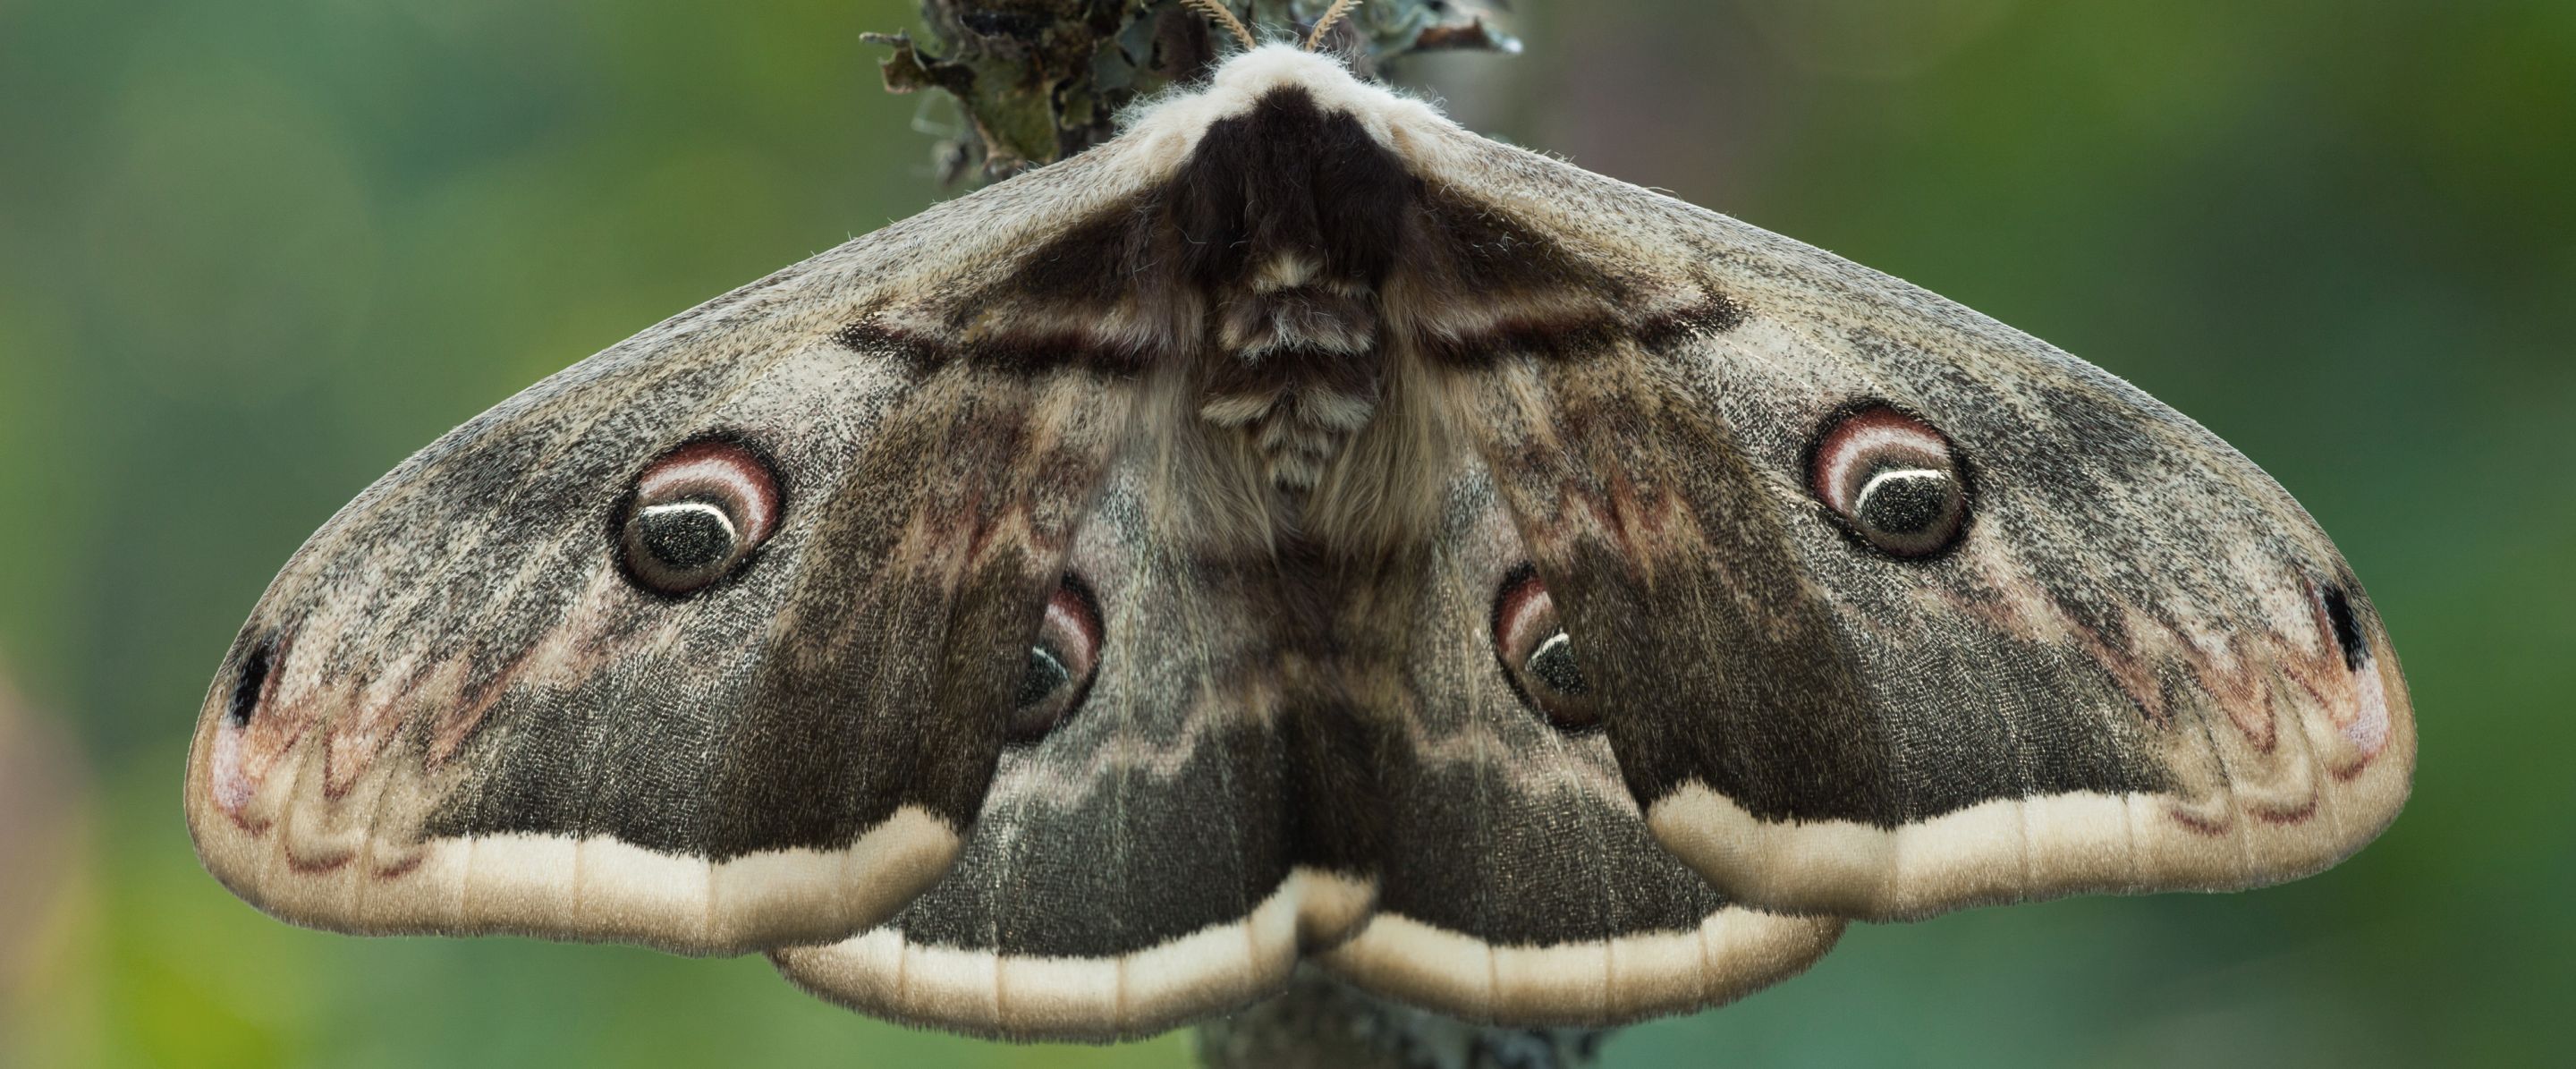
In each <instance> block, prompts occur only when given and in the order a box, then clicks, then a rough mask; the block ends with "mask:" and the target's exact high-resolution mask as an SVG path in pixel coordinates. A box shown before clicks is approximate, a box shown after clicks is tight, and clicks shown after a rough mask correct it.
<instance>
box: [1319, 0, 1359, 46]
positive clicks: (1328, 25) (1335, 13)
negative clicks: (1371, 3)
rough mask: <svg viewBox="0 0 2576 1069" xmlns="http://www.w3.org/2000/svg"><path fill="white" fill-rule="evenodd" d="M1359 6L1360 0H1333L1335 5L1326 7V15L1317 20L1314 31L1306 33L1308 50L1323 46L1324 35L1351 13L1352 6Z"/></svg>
mask: <svg viewBox="0 0 2576 1069" xmlns="http://www.w3.org/2000/svg"><path fill="white" fill-rule="evenodd" d="M1358 6H1360V0H1333V6H1331V7H1328V8H1325V9H1324V17H1323V18H1320V19H1316V20H1315V29H1314V32H1312V33H1309V34H1307V35H1306V51H1309V52H1312V51H1314V50H1315V49H1316V48H1317V47H1319V46H1321V45H1322V44H1323V43H1324V35H1325V34H1327V33H1331V32H1333V26H1334V25H1335V24H1337V23H1339V22H1341V21H1342V18H1343V16H1346V15H1349V14H1350V13H1351V9H1352V8H1355V7H1358Z"/></svg>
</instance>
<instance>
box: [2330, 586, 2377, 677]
mask: <svg viewBox="0 0 2576 1069" xmlns="http://www.w3.org/2000/svg"><path fill="white" fill-rule="evenodd" d="M2320 600H2323V601H2324V602H2325V606H2326V623H2327V624H2328V625H2330V626H2332V627H2333V628H2334V637H2335V645H2336V646H2339V647H2341V648H2342V649H2343V666H2344V667H2345V668H2349V669H2351V670H2353V671H2356V672H2358V671H2360V670H2361V665H2362V662H2364V661H2367V660H2369V659H2370V639H2369V637H2368V636H2366V635H2363V634H2362V633H2361V621H2360V620H2359V619H2356V618H2355V617H2354V616H2353V614H2352V595H2350V594H2348V593H2346V592H2345V591H2344V588H2343V587H2342V586H2340V585H2331V586H2327V587H2326V588H2325V589H2324V590H2323V591H2322V592H2321V593H2320Z"/></svg>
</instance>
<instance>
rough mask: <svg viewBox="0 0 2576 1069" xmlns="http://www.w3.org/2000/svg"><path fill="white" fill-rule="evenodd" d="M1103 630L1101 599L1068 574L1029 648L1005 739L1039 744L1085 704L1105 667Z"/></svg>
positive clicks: (1012, 701) (1048, 600)
mask: <svg viewBox="0 0 2576 1069" xmlns="http://www.w3.org/2000/svg"><path fill="white" fill-rule="evenodd" d="M1100 632H1101V625H1100V605H1099V603H1098V602H1096V601H1094V600H1092V597H1091V590H1090V588H1088V587H1085V586H1084V585H1083V584H1082V580H1081V579H1080V578H1078V577H1075V576H1073V575H1069V574H1068V575H1066V576H1065V577H1064V582H1063V583H1061V584H1059V585H1058V586H1057V587H1056V590H1055V595H1054V596H1052V597H1050V598H1048V599H1047V605H1046V616H1045V618H1044V619H1042V620H1041V621H1039V623H1038V637H1037V641H1036V642H1035V643H1032V644H1031V645H1030V646H1029V660H1028V666H1027V667H1026V668H1025V669H1023V670H1022V671H1021V673H1020V685H1019V687H1018V688H1017V689H1016V691H1015V692H1014V693H1013V695H1012V696H1011V712H1010V717H1009V721H1008V723H1007V724H1005V725H1004V738H1006V739H1007V740H1009V741H1010V742H1012V743H1014V744H1020V743H1030V742H1036V741H1037V740H1038V739H1041V738H1044V737H1045V736H1046V733H1047V732H1049V731H1053V730H1055V726H1056V725H1057V724H1060V723H1063V722H1064V719H1065V718H1066V717H1068V716H1072V715H1073V711H1074V710H1075V709H1078V708H1081V707H1082V699H1083V698H1084V697H1086V696H1088V695H1089V694H1090V693H1091V679H1092V677H1093V676H1094V675H1096V674H1098V672H1099V670H1100Z"/></svg>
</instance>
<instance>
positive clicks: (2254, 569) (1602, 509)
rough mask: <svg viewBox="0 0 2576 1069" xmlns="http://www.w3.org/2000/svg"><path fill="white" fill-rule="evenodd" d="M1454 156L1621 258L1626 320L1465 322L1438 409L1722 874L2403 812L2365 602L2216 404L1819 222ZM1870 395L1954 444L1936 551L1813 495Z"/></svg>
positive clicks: (1509, 208) (1776, 873)
mask: <svg viewBox="0 0 2576 1069" xmlns="http://www.w3.org/2000/svg"><path fill="white" fill-rule="evenodd" d="M1456 151H1457V152H1458V153H1459V156H1460V159H1459V160H1457V161H1455V162H1456V165H1457V166H1458V167H1460V168H1462V169H1463V170H1464V172H1465V173H1468V174H1471V175H1473V176H1474V179H1475V180H1474V181H1473V182H1472V183H1468V184H1466V185H1465V186H1464V187H1463V190H1462V193H1461V194H1460V195H1461V196H1462V197H1467V198H1470V199H1473V200H1474V201H1475V202H1476V203H1479V204H1481V205H1483V206H1484V207H1485V209H1486V210H1487V211H1488V212H1490V213H1491V214H1493V215H1494V216H1495V217H1497V218H1502V219H1508V220H1512V221H1514V222H1515V223H1516V225H1518V226H1519V227H1521V228H1523V229H1525V230H1527V231H1529V232H1533V233H1539V234H1543V235H1546V236H1547V237H1548V238H1549V239H1550V240H1552V241H1555V242H1558V243H1561V244H1562V245H1563V246H1564V247H1565V248H1566V249H1567V250H1569V251H1568V253H1567V255H1568V257H1569V258H1570V259H1572V260H1574V261H1577V262H1583V263H1589V264H1593V265H1596V271H1597V273H1598V274H1599V275H1601V276H1602V277H1607V278H1615V279H1618V280H1620V282H1621V288H1622V295H1621V300H1620V303H1619V309H1620V310H1619V312H1618V313H1617V315H1616V316H1613V317H1600V318H1595V319H1591V320H1588V321H1579V322H1553V321H1551V320H1549V319H1548V318H1547V316H1546V314H1545V313H1544V311H1543V310H1540V311H1534V312H1533V313H1532V314H1531V319H1532V323H1531V324H1530V325H1525V326H1523V327H1522V328H1521V329H1518V330H1515V331H1513V332H1510V333H1498V334H1495V335H1492V336H1489V337H1487V338H1485V339H1483V340H1482V343H1481V344H1479V345H1476V346H1473V347H1468V348H1457V347H1453V348H1452V349H1451V350H1450V351H1448V352H1447V353H1446V356H1445V360H1446V363H1445V366H1446V367H1447V368H1448V369H1449V371H1448V374H1449V376H1450V379H1449V381H1450V396H1451V397H1452V411H1453V412H1454V413H1455V414H1456V418H1457V419H1458V421H1459V422H1460V423H1461V425H1463V426H1466V427H1468V428H1470V432H1471V434H1472V435H1473V437H1474V438H1475V439H1476V441H1477V443H1478V448H1479V449H1480V451H1481V452H1482V453H1483V455H1484V456H1485V457H1486V459H1487V460H1488V462H1489V463H1490V464H1491V465H1492V468H1493V470H1494V472H1495V478H1496V480H1497V483H1498V485H1499V486H1500V488H1501V490H1502V494H1503V497H1504V498H1505V500H1506V501H1507V502H1509V505H1510V508H1511V510H1512V512H1513V514H1514V516H1515V518H1516V521H1517V523H1518V525H1519V527H1520V530H1521V534H1522V536H1523V538H1524V541H1525V542H1526V543H1527V544H1528V545H1529V547H1530V554H1531V557H1532V559H1533V560H1534V561H1535V563H1536V566H1537V569H1538V571H1539V572H1540V573H1541V574H1542V575H1544V576H1545V578H1546V580H1547V582H1548V584H1549V586H1550V588H1551V589H1553V590H1555V591H1556V594H1557V600H1558V604H1559V605H1560V606H1561V607H1562V609H1563V610H1564V612H1565V614H1566V621H1567V622H1566V626H1567V629H1568V631H1569V633H1570V634H1571V635H1572V636H1573V641H1574V643H1575V644H1576V646H1577V647H1578V648H1579V650H1580V652H1581V656H1582V658H1583V663H1584V664H1585V666H1586V669H1587V672H1588V673H1589V674H1591V675H1592V676H1593V677H1594V679H1595V682H1596V685H1597V686H1598V687H1599V688H1600V690H1601V694H1602V699H1601V700H1602V701H1603V702H1604V703H1605V705H1606V706H1607V708H1608V710H1609V711H1608V713H1607V721H1606V732H1607V735H1608V738H1609V742H1610V746H1611V749H1612V751H1613V752H1614V754H1615V755H1616V756H1617V759H1618V762H1619V768H1620V771H1621V773H1622V775H1623V777H1624V778H1625V779H1626V781H1627V783H1628V785H1629V788H1630V789H1631V791H1632V792H1633V794H1634V795H1635V797H1636V799H1637V801H1638V802H1639V803H1640V804H1641V805H1642V806H1644V808H1645V811H1646V814H1647V820H1648V824H1649V826H1650V827H1651V828H1652V829H1653V831H1654V834H1655V836H1656V837H1657V838H1658V839H1659V840H1660V841H1662V842H1663V843H1664V844H1666V845H1667V846H1669V847H1671V848H1672V849H1673V850H1674V852H1675V853H1677V854H1679V855H1680V856H1681V857H1682V858H1683V859H1684V860H1685V861H1688V862H1689V863H1690V864H1691V865H1692V866H1693V867H1694V868H1696V869H1698V870H1699V871H1700V872H1701V873H1702V874H1704V875H1706V876H1707V877H1708V878H1709V880H1710V881H1711V882H1712V883H1713V884H1715V885H1716V886H1717V887H1718V889H1720V890H1721V891H1723V892H1725V893H1727V894H1730V895H1733V896H1736V897H1738V898H1739V899H1741V900H1743V901H1747V902H1752V903H1758V904H1762V905H1765V906H1770V907H1774V908H1781V909H1789V910H1797V911H1819V912H1832V913H1839V914H1844V915H1849V916H1857V917H1891V916H1914V915H1922V914H1927V913H1932V912H1938V911H1940V910H1944V909H1949V908H1954V907H1958V906H1962V905H1969V904H1975V903H1984V902H1996V901H2006V900H2013V899H2021V898H2029V897H2038V896H2047V895H2054V894H2061V893H2071V892H2077V891H2105V890H2107V891H2146V890H2156V889H2165V888H2204V889H2216V888H2231V887H2242V886H2248V885H2254V884H2261V883H2267V882H2272V881H2276V880H2280V879H2286V878H2290V877H2293V876H2297V875H2302V874H2305V873H2307V872H2311V871H2314V870H2316V869H2319V868H2322V867H2324V866H2326V865H2329V864H2332V863H2333V862H2334V861H2336V860H2337V859H2340V858H2341V857H2343V856H2344V855H2346V854H2348V853H2349V852H2351V851H2352V850H2354V849H2357V848H2358V847H2359V846H2360V845H2361V844H2362V843H2364V842H2366V841H2368V840H2369V839H2370V838H2371V837H2372V836H2373V835H2375V834H2377V832H2378V830H2379V829H2380V828H2382V827H2383V826H2385V825H2386V824H2387V823H2388V821H2389V820H2390V819H2392V818H2393V817H2394V815H2395V813H2396V811H2397V808H2398V806H2399V805H2400V803H2401V802H2402V801H2403V799H2404V797H2405V793H2406V786H2407V781H2408V777H2409V774H2410V771H2411V768H2412V765H2413V759H2414V734H2413V719H2412V712H2411V707H2410V706H2409V703H2408V701H2407V699H2406V691H2405V686H2404V683H2403V681H2402V679H2401V677H2400V675H2399V673H2398V670H2397V664H2396V658H2395V656H2394V654H2393V653H2392V652H2391V650H2390V649H2389V646H2388V642H2387V638H2386V636H2385V633H2384V631H2383V630H2382V628H2381V626H2380V622H2379V619H2378V617H2377V614H2376V613H2375V612H2374V611H2373V609H2372V607H2371V605H2370V602H2369V599H2368V597H2367V596H2366V595H2365V594H2364V593H2363V592H2362V589H2361V587H2360V584H2359V582H2358V581H2357V580H2356V579H2355V578H2354V577H2353V575H2352V573H2351V570H2350V569H2349V568H2348V567H2347V566H2346V565H2345V563H2344V561H2343V559H2342V558H2341V556H2340V555H2339V554H2338V553H2337V552H2336V551H2335V549H2334V546H2333V545H2332V543H2331V542H2329V541H2328V540H2327V538H2326V537H2325V535H2324V534H2323V533H2322V532H2321V531H2319V530H2318V529H2317V527H2316V525H2315V523H2314V522H2313V521H2312V520H2311V519H2310V518H2309V517H2308V516H2307V514H2306V513H2305V512H2304V511H2302V510H2301V509H2300V508H2299V506H2298V505H2297V504H2296V503H2295V502H2294V501H2292V500H2291V498H2290V496H2289V495H2288V494H2287V493H2286V492H2284V491H2283V490H2282V489H2281V488H2280V487H2279V486H2278V485H2276V484H2275V483H2274V482H2273V481H2272V480H2271V479H2270V478H2269V477H2268V476H2266V475H2265V474H2264V473H2263V472H2262V471H2261V470H2260V469H2258V468H2256V467H2255V466H2254V465H2253V464H2252V463H2251V462H2249V461H2247V460H2246V459H2245V458H2244V457H2242V456H2240V455H2238V454H2237V453H2236V452H2235V451H2234V450H2232V449H2230V448H2228V447H2227V446H2226V445H2225V444H2224V443H2222V442H2220V441H2219V440H2218V439H2217V438H2215V437H2214V436H2212V435H2211V434H2209V432H2207V431H2206V430H2204V429H2202V428H2201V427H2200V426H2199V425H2197V424H2195V423H2193V422H2191V421H2190V420H2188V419H2186V418H2184V417H2182V416H2180V415H2178V414H2176V413H2175V412H2173V411H2172V410H2171V409H2169V408H2166V407H2165V406H2163V405H2162V404H2160V403H2158V402H2156V401H2155V400H2153V399H2151V398H2149V397H2147V396H2145V395H2144V394H2142V393H2140V392H2139V391H2137V390H2136V389H2134V388H2131V387H2129V386H2128V385H2126V384H2125V383H2122V382H2120V381H2119V380H2117V379H2116V378H2114V377H2112V376H2110V375H2108V374H2106V373H2104V372H2102V371H2100V370H2098V369H2095V368H2093V367H2091V366H2090V365H2087V364H2084V363H2082V362H2081V361H2078V360H2076V359H2075V358H2073V357H2070V356H2068V355H2066V354H2065V353H2062V352H2060V351H2058V350H2056V349H2053V348H2051V347H2049V346H2048V345H2046V344H2045V343H2042V342H2040V341H2038V340H2037V339H2034V338H2031V337H2030V336H2028V335H2026V334H2022V333H2020V332H2017V331H2014V330H2012V329H2011V328H2009V327H2005V326H2003V325H2002V324H2000V323H1996V322H1994V321H1993V320H1991V319H1987V318H1985V317H1983V316H1980V315H1977V314H1976V313H1974V312H1971V311H1969V310H1967V309H1965V308H1962V307H1960V306H1958V305H1956V304H1953V303H1951V302H1948V301H1946V300H1943V299H1941V298H1939V297H1936V296H1934V295H1932V294H1929V293H1926V292H1924V291H1922V290H1920V289H1917V288H1915V287H1912V286H1909V285H1907V284H1905V283H1903V282H1900V281H1897V280H1895V279H1891V278H1888V277H1886V276H1884V275H1880V274H1878V273H1876V272H1872V271H1869V270H1868V269H1866V268H1862V267H1859V266H1857V265H1854V264H1851V263H1849V262H1847V261H1843V260H1841V259H1838V258H1836V257H1833V256H1831V255H1829V254H1826V253H1823V252H1821V251H1818V250H1815V249H1812V248H1809V247H1807V246H1804V245H1800V244H1798V243H1796V242H1793V241H1789V240H1787V239H1785V238H1781V237H1778V236H1776V235H1772V234H1769V233H1767V232H1764V231H1761V230H1759V229H1757V228H1754V227H1751V226H1748V225H1746V224H1743V223H1740V222H1736V221H1734V220H1731V219H1727V218H1725V217H1722V216H1718V215H1715V214H1713V213H1709V212H1706V211H1702V210H1700V209H1696V208H1692V207H1689V206H1687V205H1683V204H1680V203H1678V202H1675V201H1672V200H1670V199H1668V198H1664V197H1661V196H1659V195H1656V194H1652V193H1649V192H1646V191H1644V190H1639V189H1636V188H1634V187H1629V186H1625V185H1622V184H1619V183H1616V182H1612V181H1610V180H1608V179H1603V178H1599V177H1597V176H1593V175H1589V174H1587V173H1584V172H1581V171H1579V170H1576V169H1575V168H1572V167H1570V166H1566V165H1564V164H1562V163H1559V162H1557V161H1552V160H1547V159H1544V158H1541V157H1537V156H1533V155H1530V154H1526V153H1521V152H1518V151H1517V150H1512V149H1507V148H1502V147H1499V146H1474V145H1470V146H1464V147H1460V148H1458V149H1457V150H1456ZM1579 304H1580V301H1578V300H1575V299H1560V300H1557V301H1555V302H1554V306H1555V307H1573V306H1577V305H1579ZM1533 307H1534V308H1535V307H1537V306H1535V305H1534V306H1533ZM1868 410H1889V411H1896V412H1901V413H1904V414H1906V415H1908V416H1909V417H1912V418H1917V419H1919V420H1921V421H1922V422H1924V423H1927V424H1928V425H1930V426H1931V427H1934V428H1937V430H1938V431H1939V433H1940V434H1942V435H1944V436H1946V438H1947V439H1948V441H1949V443H1950V445H1951V447H1952V449H1953V450H1954V452H1955V455H1956V456H1957V457H1958V458H1959V459H1960V461H1961V463H1962V465H1963V469H1964V471H1965V473H1966V475H1965V478H1966V481H1967V485H1968V487H1969V494H1968V509H1969V512H1968V517H1967V525H1966V527H1965V529H1964V534H1963V535H1962V536H1961V537H1960V538H1959V539H1958V541H1957V542H1956V544H1955V545H1953V546H1951V547H1949V548H1948V549H1947V550H1945V551H1942V552H1938V553H1933V554H1930V555H1928V556H1921V557H1900V556H1897V555H1894V554H1891V553H1888V552H1883V551H1880V550H1879V549H1878V548H1876V547H1874V546H1871V545H1868V544H1865V540H1864V539H1861V538H1859V537H1857V536H1856V535H1855V533H1854V532H1853V530H1852V529H1851V528H1850V526H1849V525H1848V524H1846V523H1843V522H1841V521H1839V520H1838V518H1837V516H1836V514H1835V513H1834V512H1833V510H1831V509H1830V508H1828V507H1827V506H1826V505H1825V504H1824V503H1823V502H1822V501H1821V500H1820V498H1819V496H1818V493H1817V492H1816V491H1815V490H1814V489H1813V487H1814V485H1815V480H1814V479H1813V478H1811V475H1812V472H1811V470H1810V465H1811V464H1812V463H1813V462H1814V460H1815V457H1816V456H1817V450H1818V448H1819V445H1820V439H1821V438H1822V437H1823V436H1824V435H1826V434H1827V433H1828V432H1829V431H1831V430H1832V429H1833V428H1834V427H1836V426H1837V425H1838V421H1840V420H1842V419H1843V418H1845V417H1847V416H1849V415H1851V414H1853V413H1855V412H1859V411H1868Z"/></svg>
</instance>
